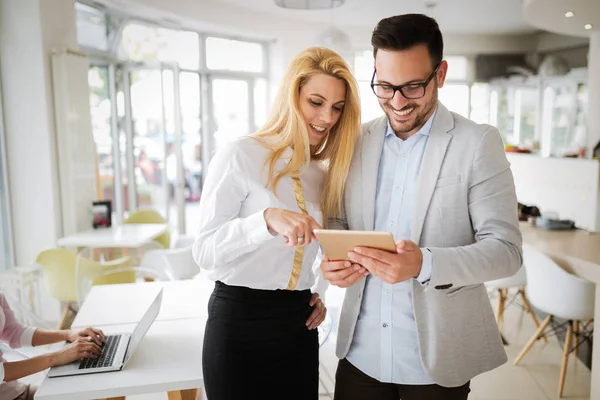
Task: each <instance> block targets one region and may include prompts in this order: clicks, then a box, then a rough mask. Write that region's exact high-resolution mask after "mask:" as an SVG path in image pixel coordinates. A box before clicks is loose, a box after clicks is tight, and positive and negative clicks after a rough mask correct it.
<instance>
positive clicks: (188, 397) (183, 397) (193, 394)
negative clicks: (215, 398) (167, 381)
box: [167, 389, 202, 400]
mask: <svg viewBox="0 0 600 400" xmlns="http://www.w3.org/2000/svg"><path fill="white" fill-rule="evenodd" d="M167 395H168V397H169V400H202V389H187V390H174V391H172V392H168V393H167Z"/></svg>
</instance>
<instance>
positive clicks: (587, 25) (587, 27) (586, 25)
mask: <svg viewBox="0 0 600 400" xmlns="http://www.w3.org/2000/svg"><path fill="white" fill-rule="evenodd" d="M583 27H584V28H585V29H587V30H590V29H592V24H585V25H584V26H583Z"/></svg>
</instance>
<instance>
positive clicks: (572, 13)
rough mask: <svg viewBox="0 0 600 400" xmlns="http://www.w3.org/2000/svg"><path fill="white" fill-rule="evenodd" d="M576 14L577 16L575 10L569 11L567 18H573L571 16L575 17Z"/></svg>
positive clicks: (566, 14)
mask: <svg viewBox="0 0 600 400" xmlns="http://www.w3.org/2000/svg"><path fill="white" fill-rule="evenodd" d="M574 16H575V13H574V12H573V11H567V12H566V13H565V17H567V18H571V17H574Z"/></svg>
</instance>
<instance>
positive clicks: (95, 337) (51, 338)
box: [31, 328, 106, 346]
mask: <svg viewBox="0 0 600 400" xmlns="http://www.w3.org/2000/svg"><path fill="white" fill-rule="evenodd" d="M77 339H83V340H86V341H93V342H95V343H96V344H97V345H98V346H102V344H103V343H104V342H106V336H105V335H104V332H102V331H101V330H100V329H96V328H85V329H70V330H64V331H56V330H52V331H49V330H44V329H36V331H35V333H34V334H33V340H32V341H31V344H32V345H33V346H43V345H45V344H50V343H57V342H62V341H67V342H75V341H76V340H77Z"/></svg>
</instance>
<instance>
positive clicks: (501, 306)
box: [496, 289, 506, 330]
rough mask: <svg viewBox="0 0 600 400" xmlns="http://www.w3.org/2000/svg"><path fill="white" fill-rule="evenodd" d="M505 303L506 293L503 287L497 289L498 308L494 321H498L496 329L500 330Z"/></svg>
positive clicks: (502, 323)
mask: <svg viewBox="0 0 600 400" xmlns="http://www.w3.org/2000/svg"><path fill="white" fill-rule="evenodd" d="M505 304H506V294H505V292H504V289H498V310H497V311H496V313H497V314H496V321H497V323H498V329H499V330H502V325H504V305H505Z"/></svg>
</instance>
